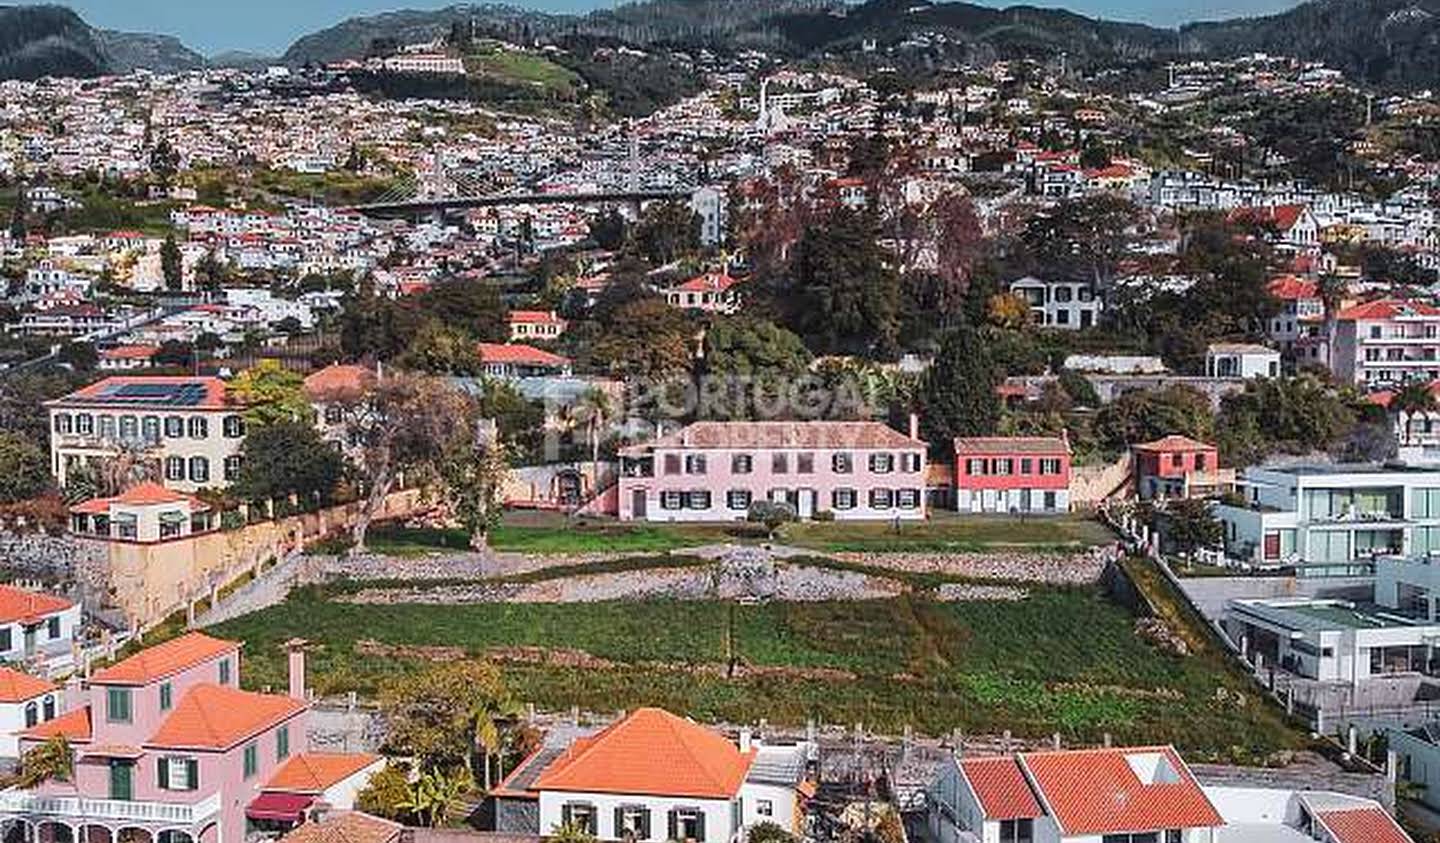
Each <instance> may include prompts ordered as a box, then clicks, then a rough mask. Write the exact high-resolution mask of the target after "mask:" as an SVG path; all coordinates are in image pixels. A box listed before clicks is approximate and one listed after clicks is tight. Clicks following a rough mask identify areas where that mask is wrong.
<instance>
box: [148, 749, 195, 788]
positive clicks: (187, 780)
mask: <svg viewBox="0 0 1440 843" xmlns="http://www.w3.org/2000/svg"><path fill="white" fill-rule="evenodd" d="M156 760H157V762H158V763H157V764H156V767H157V768H158V769H157V775H156V781H157V783H158V784H159V785H160V789H161V790H199V789H200V762H198V761H196V760H195V759H194V758H175V757H166V756H162V757H160V758H158V759H156Z"/></svg>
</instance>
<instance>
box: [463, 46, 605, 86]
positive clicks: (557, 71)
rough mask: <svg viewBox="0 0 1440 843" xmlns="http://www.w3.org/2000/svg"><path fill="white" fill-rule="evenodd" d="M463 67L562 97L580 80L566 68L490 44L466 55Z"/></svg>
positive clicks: (499, 79)
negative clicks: (542, 89) (551, 92)
mask: <svg viewBox="0 0 1440 843" xmlns="http://www.w3.org/2000/svg"><path fill="white" fill-rule="evenodd" d="M465 70H466V72H468V73H470V74H471V75H473V76H480V77H488V78H493V79H495V80H498V81H500V82H506V83H511V84H525V85H535V86H537V87H540V88H544V89H545V90H547V91H553V92H555V93H556V94H559V95H561V96H570V95H572V94H573V93H574V92H575V89H576V88H577V87H578V86H579V85H580V82H581V79H580V77H579V76H578V75H577V74H576V73H575V72H574V71H571V70H570V69H569V68H566V67H562V66H560V65H558V64H556V63H555V62H553V61H550V60H549V59H547V58H545V57H543V56H537V55H531V54H529V53H520V52H516V51H514V50H506V49H502V48H496V47H489V48H484V49H481V50H478V51H476V52H474V53H472V54H470V55H468V56H466V57H465Z"/></svg>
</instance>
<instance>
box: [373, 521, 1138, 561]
mask: <svg viewBox="0 0 1440 843" xmlns="http://www.w3.org/2000/svg"><path fill="white" fill-rule="evenodd" d="M764 539H765V535H764V531H763V530H762V529H760V528H759V527H758V526H757V525H753V524H749V525H747V524H738V523H737V524H635V523H628V524H627V523H620V522H616V521H584V520H580V521H574V522H570V521H567V520H566V519H565V518H564V517H563V516H559V515H555V514H553V513H514V514H511V515H510V516H507V518H506V520H505V523H504V524H502V525H501V526H500V527H499V528H498V529H496V530H495V531H494V532H493V533H492V534H491V536H490V546H491V547H492V548H494V549H496V550H501V551H509V552H515V553H632V552H638V553H659V552H664V551H669V550H675V549H678V548H685V547H694V546H696V545H703V544H715V543H718V542H758V541H763V540H764ZM1114 539H1115V536H1114V534H1113V533H1111V532H1110V531H1109V530H1108V529H1106V528H1105V527H1104V526H1103V525H1101V524H1099V523H1098V522H1095V521H1092V520H1089V519H1084V518H1079V517H1073V518H1071V517H1066V518H1031V519H1026V520H1023V521H1022V520H1019V519H1015V518H1002V517H977V516H964V517H956V516H952V515H942V516H937V517H935V518H933V519H931V520H930V521H926V522H923V523H918V524H901V525H900V527H899V529H898V530H897V529H895V528H894V527H893V525H891V524H889V523H884V522H863V523H845V522H830V523H822V522H814V521H812V522H805V523H797V524H787V525H785V526H784V527H782V528H781V530H780V536H779V541H780V542H781V543H784V544H791V545H795V546H798V547H807V548H812V549H814V550H820V551H828V552H839V551H915V552H923V551H945V550H951V551H964V550H985V549H1011V548H1016V549H1018V548H1032V549H1048V548H1060V549H1065V548H1083V547H1090V546H1092V545H1096V544H1102V543H1105V542H1110V541H1114ZM367 543H368V544H369V545H370V547H371V549H372V550H374V551H376V552H378V553H388V554H391V555H395V556H419V555H423V554H426V553H445V552H449V551H463V550H468V549H469V547H470V540H469V537H468V536H467V535H466V534H465V533H464V532H463V531H461V530H440V529H431V528H406V527H400V526H397V525H389V524H387V525H379V526H377V527H375V528H374V529H372V530H371V531H370V537H369V539H368V542H367Z"/></svg>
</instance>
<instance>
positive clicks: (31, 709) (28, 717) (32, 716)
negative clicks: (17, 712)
mask: <svg viewBox="0 0 1440 843" xmlns="http://www.w3.org/2000/svg"><path fill="white" fill-rule="evenodd" d="M39 723H40V706H38V705H36V704H35V703H33V702H32V703H26V704H25V728H27V729H29V728H31V727H33V726H36V725H38V724H39Z"/></svg>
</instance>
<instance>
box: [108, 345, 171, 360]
mask: <svg viewBox="0 0 1440 843" xmlns="http://www.w3.org/2000/svg"><path fill="white" fill-rule="evenodd" d="M159 350H160V347H159V346H154V345H119V346H116V347H114V348H111V349H108V350H106V351H102V352H100V359H101V360H149V359H150V358H151V357H154V356H155V353H156V352H157V351H159Z"/></svg>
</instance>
